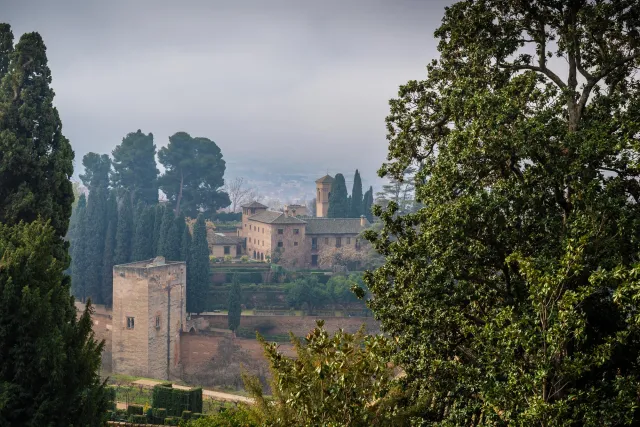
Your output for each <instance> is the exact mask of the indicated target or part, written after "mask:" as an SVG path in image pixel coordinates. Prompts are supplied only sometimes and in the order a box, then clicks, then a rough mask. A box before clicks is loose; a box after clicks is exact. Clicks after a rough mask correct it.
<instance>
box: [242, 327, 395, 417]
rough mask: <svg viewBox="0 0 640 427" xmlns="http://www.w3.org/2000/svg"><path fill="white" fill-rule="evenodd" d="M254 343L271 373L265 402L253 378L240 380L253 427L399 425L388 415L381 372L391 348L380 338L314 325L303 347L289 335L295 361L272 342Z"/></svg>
mask: <svg viewBox="0 0 640 427" xmlns="http://www.w3.org/2000/svg"><path fill="white" fill-rule="evenodd" d="M258 339H259V340H260V342H261V343H262V346H263V348H264V354H265V356H266V358H267V360H268V361H269V365H270V367H271V372H272V374H273V379H272V380H271V392H272V396H271V397H267V396H264V395H263V392H262V385H261V384H260V382H259V381H258V380H257V379H256V378H251V377H248V376H246V375H245V376H244V380H245V387H246V388H247V390H248V391H249V392H250V394H251V395H252V397H253V398H254V400H255V404H254V405H252V406H250V407H248V410H249V411H250V412H251V413H252V414H253V416H254V417H255V419H257V420H258V421H259V423H258V424H259V425H270V426H294V425H295V426H320V425H323V426H339V425H348V426H389V425H403V423H402V422H401V420H400V419H399V418H398V415H399V414H398V411H396V410H394V406H395V405H394V399H393V398H392V396H393V395H394V390H393V388H392V375H391V370H390V369H389V368H388V367H387V361H388V360H389V356H390V354H391V349H392V347H391V345H390V343H389V342H388V341H387V340H386V339H385V338H384V337H383V336H370V335H365V333H364V329H360V331H358V332H357V333H356V334H349V333H346V332H344V331H342V330H338V332H336V333H335V334H334V335H333V336H330V335H329V333H328V332H327V330H326V329H325V328H324V322H323V321H322V320H319V321H318V322H317V326H316V327H315V328H314V329H313V330H312V331H311V332H309V334H308V335H307V337H306V338H305V339H304V342H302V341H301V340H300V339H298V338H296V337H294V336H293V334H292V335H291V343H292V344H293V345H294V347H295V350H296V354H297V357H296V358H289V357H286V356H284V355H283V354H281V353H279V352H278V345H277V344H276V343H273V344H270V343H267V342H266V341H265V340H264V338H262V337H261V336H260V335H258Z"/></svg>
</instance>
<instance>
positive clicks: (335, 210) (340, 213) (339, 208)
mask: <svg viewBox="0 0 640 427" xmlns="http://www.w3.org/2000/svg"><path fill="white" fill-rule="evenodd" d="M347 196H348V195H347V185H346V183H345V182H344V175H342V174H341V173H338V174H336V176H335V178H334V180H333V184H331V195H330V196H329V210H328V212H327V217H329V218H348V217H349V204H348V201H347Z"/></svg>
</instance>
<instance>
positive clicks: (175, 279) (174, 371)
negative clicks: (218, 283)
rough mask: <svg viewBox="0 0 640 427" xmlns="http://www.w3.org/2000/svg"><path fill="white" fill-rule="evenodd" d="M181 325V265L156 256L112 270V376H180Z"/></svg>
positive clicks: (183, 279)
mask: <svg viewBox="0 0 640 427" xmlns="http://www.w3.org/2000/svg"><path fill="white" fill-rule="evenodd" d="M185 324H186V264H185V263H184V262H171V261H167V262H166V261H165V260H164V258H162V257H158V258H156V259H154V260H148V261H141V262H135V263H130V264H123V265H116V266H115V267H113V326H112V330H113V331H112V344H111V345H112V350H111V353H112V372H113V373H116V374H126V375H134V376H143V377H148V378H158V379H172V378H179V377H180V376H181V367H182V366H181V363H180V335H181V334H182V332H183V326H184V325H185Z"/></svg>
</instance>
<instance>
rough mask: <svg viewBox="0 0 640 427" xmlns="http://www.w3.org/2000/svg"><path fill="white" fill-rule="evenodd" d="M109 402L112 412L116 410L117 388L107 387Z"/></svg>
mask: <svg viewBox="0 0 640 427" xmlns="http://www.w3.org/2000/svg"><path fill="white" fill-rule="evenodd" d="M107 400H108V401H109V408H111V410H112V411H115V410H116V388H115V387H111V386H108V387H107Z"/></svg>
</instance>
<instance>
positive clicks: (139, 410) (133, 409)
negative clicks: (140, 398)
mask: <svg viewBox="0 0 640 427" xmlns="http://www.w3.org/2000/svg"><path fill="white" fill-rule="evenodd" d="M127 414H129V415H143V414H144V406H142V405H129V407H127ZM145 418H146V415H145Z"/></svg>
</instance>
